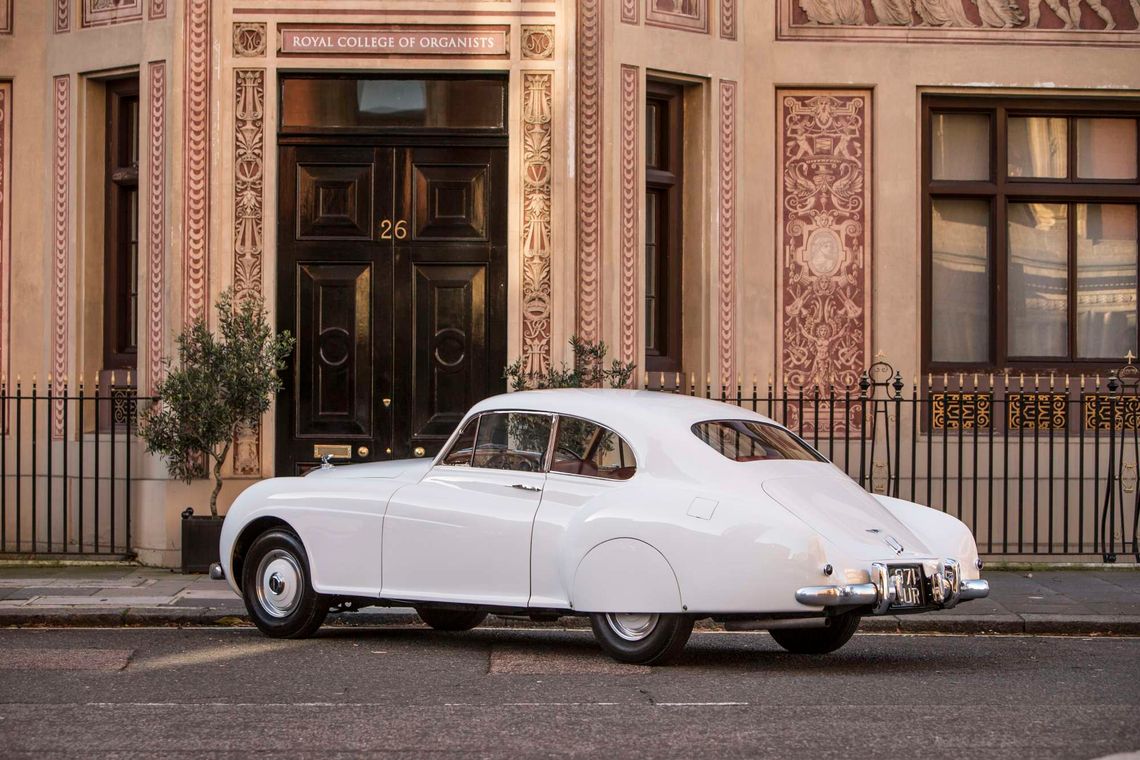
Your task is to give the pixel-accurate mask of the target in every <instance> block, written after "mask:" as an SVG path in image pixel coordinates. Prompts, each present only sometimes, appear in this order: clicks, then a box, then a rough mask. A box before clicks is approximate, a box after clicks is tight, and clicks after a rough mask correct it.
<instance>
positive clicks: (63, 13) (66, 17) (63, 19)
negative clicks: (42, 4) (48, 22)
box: [52, 0, 71, 34]
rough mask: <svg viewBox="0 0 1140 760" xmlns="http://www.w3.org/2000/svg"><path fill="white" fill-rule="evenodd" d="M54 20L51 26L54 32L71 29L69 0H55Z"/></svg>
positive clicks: (58, 32)
mask: <svg viewBox="0 0 1140 760" xmlns="http://www.w3.org/2000/svg"><path fill="white" fill-rule="evenodd" d="M54 21H55V23H54V24H53V25H52V28H53V29H54V30H55V33H56V34H61V33H63V32H70V31H71V0H55V19H54Z"/></svg>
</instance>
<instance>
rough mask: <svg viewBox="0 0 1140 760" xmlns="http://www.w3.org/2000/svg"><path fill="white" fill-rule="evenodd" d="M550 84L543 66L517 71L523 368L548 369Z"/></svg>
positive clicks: (552, 115)
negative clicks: (520, 78) (519, 73)
mask: <svg viewBox="0 0 1140 760" xmlns="http://www.w3.org/2000/svg"><path fill="white" fill-rule="evenodd" d="M553 85H554V75H553V74H552V73H550V72H548V71H527V72H524V73H523V93H522V97H523V102H522V145H523V157H522V169H523V175H522V190H523V193H522V205H523V208H522V358H523V368H524V370H525V371H526V372H528V373H529V372H543V371H545V370H547V369H549V368H550V333H551V327H550V290H551V286H550V254H551V234H552V232H551V223H550V219H551V208H550V207H551V172H552V171H553V165H552V155H553V153H552V145H551V139H552V137H553V128H554V98H553Z"/></svg>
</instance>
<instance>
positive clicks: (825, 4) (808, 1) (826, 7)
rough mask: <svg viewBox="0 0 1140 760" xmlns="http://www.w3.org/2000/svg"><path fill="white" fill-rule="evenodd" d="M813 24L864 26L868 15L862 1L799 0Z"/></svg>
mask: <svg viewBox="0 0 1140 760" xmlns="http://www.w3.org/2000/svg"><path fill="white" fill-rule="evenodd" d="M799 3H800V7H801V8H803V11H804V13H806V14H807V17H808V21H809V22H810V23H812V24H845V25H853V24H863V23H865V22H866V14H865V13H864V12H863V2H862V0H799Z"/></svg>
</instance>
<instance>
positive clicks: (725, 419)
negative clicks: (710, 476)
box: [689, 417, 834, 464]
mask: <svg viewBox="0 0 1140 760" xmlns="http://www.w3.org/2000/svg"><path fill="white" fill-rule="evenodd" d="M724 422H750V423H752V424H754V425H763V426H765V427H770V428H773V429H775V430H779V431H782V432H784V433H787V434H788V435H790V436H791V437H792V440H794V441H796V442H797V443H799V444H800V445H801V446H803V447H804V448H805V449H806V450H807V451H808V453H810V454H811V455H812V456H814V457H815V461H816V462H823V463H824V464H834V463H833V462H832V461H831V460H830V459H828V458H827V457H825V456H824V455H823V454H822V452H820V451H819V450H818V449H816V448H815V447H814V446H812V445H811V444H810V443H808V442H807V441H805V440H804V439H803V438H801V437H800V436H798V435H796V434H795V432H793V431H792V430H789V429H788V428H786V427H784V426H783V425H781V424H779V423H777V422H769V421H767V420H749V419H743V418H740V417H717V418H714V419H707V420H698V421H697V422H694V423H693V424H692V425H690V426H689V432H690V433H691V434H692V436H693V437H694V438H696V439H697V440H698V441H700V442H701V444H702V445H703V446H704V448H706V449H708V450H709V451H711V452H712V453H714V454H716V455H717V456H718V457H719V458H721V459H724V460H726V461H729V462H732V463H733V464H754V462H741V461H740V460H738V459H733V458H732V457H730V456H727V455H726V454H724V453H723V452H720V451H717V450H716V449H715V448H713V446H712V444H710V443H709V442H708V441H706V440H705V439H703V438H701V436H700V434H698V433H697V427H698V426H699V425H712V424H716V423H724ZM758 461H768V462H808V461H812V460H808V459H786V458H780V459H767V460H758Z"/></svg>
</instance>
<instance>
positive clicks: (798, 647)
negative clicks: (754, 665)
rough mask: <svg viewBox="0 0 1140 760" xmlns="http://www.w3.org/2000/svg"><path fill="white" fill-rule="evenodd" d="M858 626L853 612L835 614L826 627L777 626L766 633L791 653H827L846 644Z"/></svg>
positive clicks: (856, 617) (857, 617)
mask: <svg viewBox="0 0 1140 760" xmlns="http://www.w3.org/2000/svg"><path fill="white" fill-rule="evenodd" d="M858 628H859V616H858V615H856V614H855V613H853V612H848V613H845V614H843V615H837V616H836V617H833V618H832V619H831V625H829V626H827V627H826V628H777V629H775V630H772V631H768V633H770V634H772V638H774V639H775V640H776V643H777V644H779V645H780V646H782V647H783V648H784V649H786V650H788V651H789V652H791V653H793V654H827V653H828V652H834V651H835V650H836V649H839V647H841V646H843V645H844V644H846V643H847V642H848V641H850V640H851V637H852V636H854V635H855V631H856V630H857V629H858Z"/></svg>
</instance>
